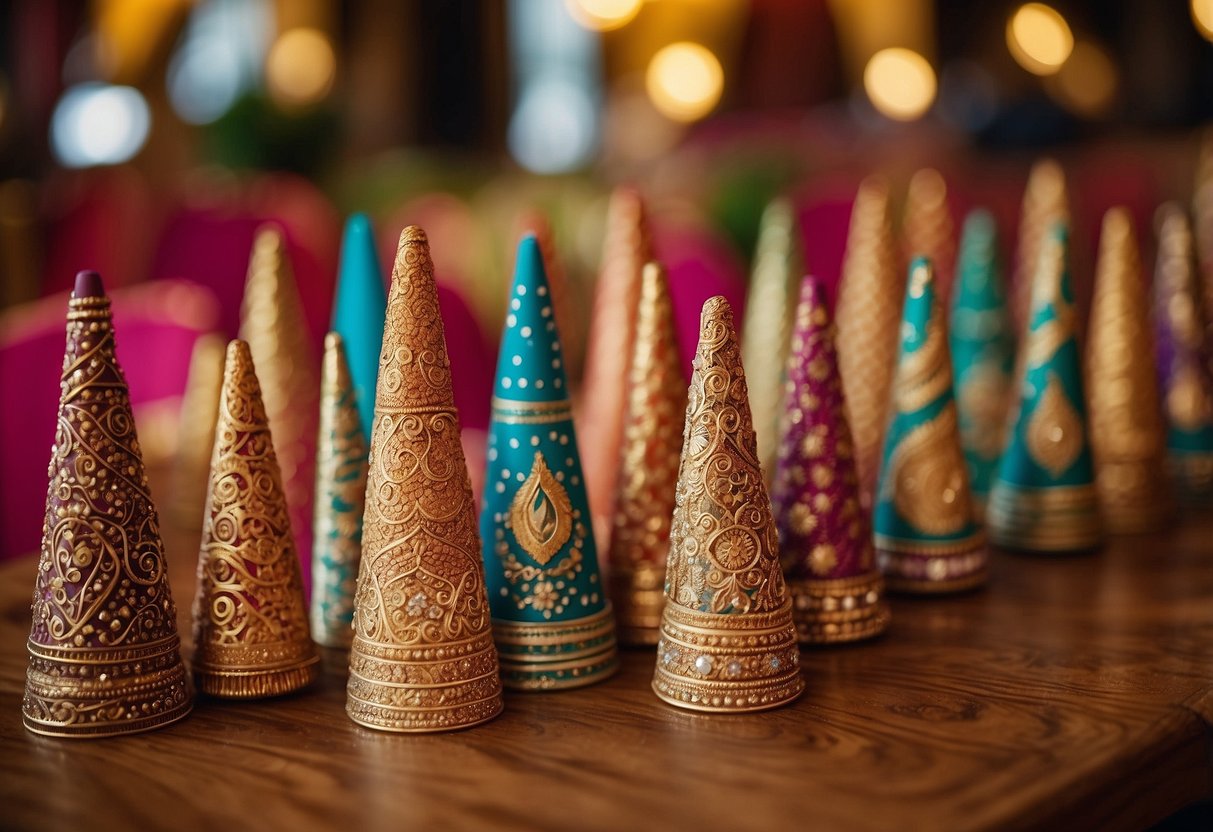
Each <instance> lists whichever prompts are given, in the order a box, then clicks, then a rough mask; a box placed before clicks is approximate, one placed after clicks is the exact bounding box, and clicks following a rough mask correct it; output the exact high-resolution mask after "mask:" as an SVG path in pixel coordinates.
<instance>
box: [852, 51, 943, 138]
mask: <svg viewBox="0 0 1213 832" xmlns="http://www.w3.org/2000/svg"><path fill="white" fill-rule="evenodd" d="M863 88H864V91H865V92H867V94H868V99H869V100H870V101H871V102H872V106H873V107H875V108H876V109H877V110H878V111H879V112H880V113H881V114H882V115H885V116H887V117H888V118H891V119H895V120H897V121H914V120H915V119H917V118H921V117H922V115H923V114H924V113H925V112H926V111H927V110H929V109H930V108H931V104H932V103H933V102H934V101H935V91H936V81H935V70H933V69H932V68H931V64H930V63H929V62H928V61H927V59H926V58H924V57H923V56H922V55H919V54H918V53H917V52H915V51H913V50H912V49H903V48H901V47H891V48H889V49H882V50H880V51H879V52H877V53H876V54H875V55H873V56H872V58H871V59H870V60H869V61H868V64H867V66H866V67H864V70H863Z"/></svg>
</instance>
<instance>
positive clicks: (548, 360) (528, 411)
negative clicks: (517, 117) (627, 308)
mask: <svg viewBox="0 0 1213 832" xmlns="http://www.w3.org/2000/svg"><path fill="white" fill-rule="evenodd" d="M628 343H629V344H630V341H629V342H628ZM616 451H618V448H616ZM488 458H489V464H488V471H487V473H486V474H485V490H484V498H483V499H484V508H483V510H482V512H481V515H480V535H481V538H482V539H483V541H484V544H483V545H484V563H485V574H486V578H487V580H488V587H489V600H490V603H491V604H492V608H493V631H494V635H495V637H496V639H497V647H498V650H499V651H500V653H501V672H502V676H503V677H504V680H505V684H506V686H507V687H514V688H522V689H526V690H549V689H555V688H571V687H580V686H582V685H588V684H592V683H593V682H597V681H599V680H601V679H604V678H606V677H607V676H609V675H610V674H611V673H614V672H615V670H616V669H617V667H618V656H617V651H616V648H615V621H614V617H613V615H612V613H611V604H610V602H609V601H608V600H607V597H606V595H607V593H606V591H605V587H603V585H602V578H601V576H600V574H599V571H598V550H597V548H596V546H595V544H594V537H593V534H592V533H591V531H590V526H589V516H590V510H589V503H588V501H587V499H586V491H585V483H584V482H582V473H581V461H580V459H579V458H578V453H577V435H576V433H575V432H574V430H573V416H572V410H571V408H570V405H569V400H568V384H567V382H566V379H565V375H564V358H563V352H562V351H561V346H560V334H559V332H558V331H557V328H556V321H555V319H554V316H553V314H552V305H551V293H550V290H549V288H548V283H547V277H546V276H545V275H544V273H543V259H542V257H541V255H540V252H539V245H538V243H537V242H536V241H535V238H534V237H524V238H523V239H522V242H521V243H520V244H519V246H518V261H517V264H516V267H515V272H514V284H513V288H512V289H511V291H510V312H509V315H508V317H507V318H506V326H505V331H504V332H503V333H502V336H501V353H500V355H499V358H498V363H497V382H496V385H495V387H494V390H493V415H492V421H491V423H490V425H489V449H488Z"/></svg>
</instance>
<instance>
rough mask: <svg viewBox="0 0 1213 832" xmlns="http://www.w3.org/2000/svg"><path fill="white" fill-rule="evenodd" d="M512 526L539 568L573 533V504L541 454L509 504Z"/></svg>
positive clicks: (536, 457) (537, 452)
mask: <svg viewBox="0 0 1213 832" xmlns="http://www.w3.org/2000/svg"><path fill="white" fill-rule="evenodd" d="M510 527H511V528H512V529H513V532H514V537H516V538H517V539H518V543H519V545H520V546H522V548H523V549H524V550H525V551H526V553H527V554H528V555H530V556H531V557H532V558H534V559H535V560H536V562H538V563H539V565H540V566H543V565H546V564H547V562H548V561H549V560H551V559H552V557H553V556H554V555H555V554H556V553H557V552H559V551H560V547H561V546H563V545H564V544H565V543H566V542H567V541H568V539H569V536H570V535H571V534H572V532H573V504H572V501H571V500H570V499H569V495H568V492H567V491H565V490H564V486H562V485H561V484H560V483H559V482H558V481H557V480H556V478H555V477H554V476H552V472H551V470H549V469H548V466H547V463H546V462H545V461H544V459H543V454H541V453H540V452H539V451H536V452H535V461H534V462H533V463H532V464H531V473H530V476H528V477H527V478H526V482H524V483H523V484H522V487H521V488H519V489H518V493H517V494H515V495H514V501H513V502H512V503H511V504H510Z"/></svg>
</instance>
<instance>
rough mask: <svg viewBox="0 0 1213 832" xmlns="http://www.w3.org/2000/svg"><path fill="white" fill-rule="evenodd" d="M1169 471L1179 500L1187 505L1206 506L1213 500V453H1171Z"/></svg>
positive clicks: (1168, 461) (1168, 464) (1168, 463)
mask: <svg viewBox="0 0 1213 832" xmlns="http://www.w3.org/2000/svg"><path fill="white" fill-rule="evenodd" d="M1167 470H1168V471H1169V472H1170V475H1171V481H1172V482H1174V483H1175V486H1176V491H1177V492H1178V495H1179V498H1180V499H1181V500H1182V501H1183V502H1184V503H1185V504H1187V505H1205V504H1207V503H1208V501H1209V500H1210V499H1213V453H1208V454H1202V453H1176V452H1174V451H1172V452H1171V455H1170V457H1168V459H1167Z"/></svg>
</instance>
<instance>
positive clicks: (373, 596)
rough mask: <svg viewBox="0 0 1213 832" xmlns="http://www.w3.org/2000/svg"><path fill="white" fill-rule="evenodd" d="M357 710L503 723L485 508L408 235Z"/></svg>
mask: <svg viewBox="0 0 1213 832" xmlns="http://www.w3.org/2000/svg"><path fill="white" fill-rule="evenodd" d="M356 603H357V612H356V614H355V617H354V643H353V646H352V648H351V650H350V679H349V686H348V698H347V700H346V712H347V713H348V714H349V716H350V719H352V720H354V721H355V722H357V723H359V724H361V725H365V726H367V727H370V728H378V729H380V730H384V731H448V730H453V729H456V728H466V727H469V726H471V725H476V724H478V723H481V722H484V721H486V720H489V719H492V718H493V717H495V716H497V714H499V713H501V708H502V701H501V679H500V676H499V671H498V666H497V650H496V649H495V648H494V646H493V631H492V625H491V621H490V618H489V605H488V599H487V598H486V597H485V588H484V568H483V567H482V565H481V562H480V538H479V537H478V536H477V534H476V516H475V501H474V499H473V497H472V487H471V484H470V482H469V481H468V472H467V463H466V462H465V461H464V456H463V447H462V445H461V444H460V440H459V416H458V414H457V413H456V411H455V398H454V391H453V389H452V387H451V370H450V361H449V359H448V358H447V350H446V339H445V337H444V334H443V327H442V316H441V314H440V313H439V309H438V288H437V285H436V284H435V283H434V265H433V262H432V261H431V259H430V249H429V242H428V240H427V239H426V236H425V232H424V231H422V230H421V229H420V228H416V227H414V226H410V227H409V228H406V229H404V231H403V232H401V234H400V244H399V246H398V247H397V249H396V263H395V266H394V267H393V269H392V287H391V293H390V295H389V300H388V309H387V324H386V326H385V328H384V331H383V355H382V358H381V359H380V364H379V383H378V387H377V389H376V393H375V432H374V433H373V434H372V437H371V453H370V473H369V475H368V477H367V489H366V518H365V521H364V525H363V530H362V565H361V568H360V570H359V573H358V595H357V599H356Z"/></svg>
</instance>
